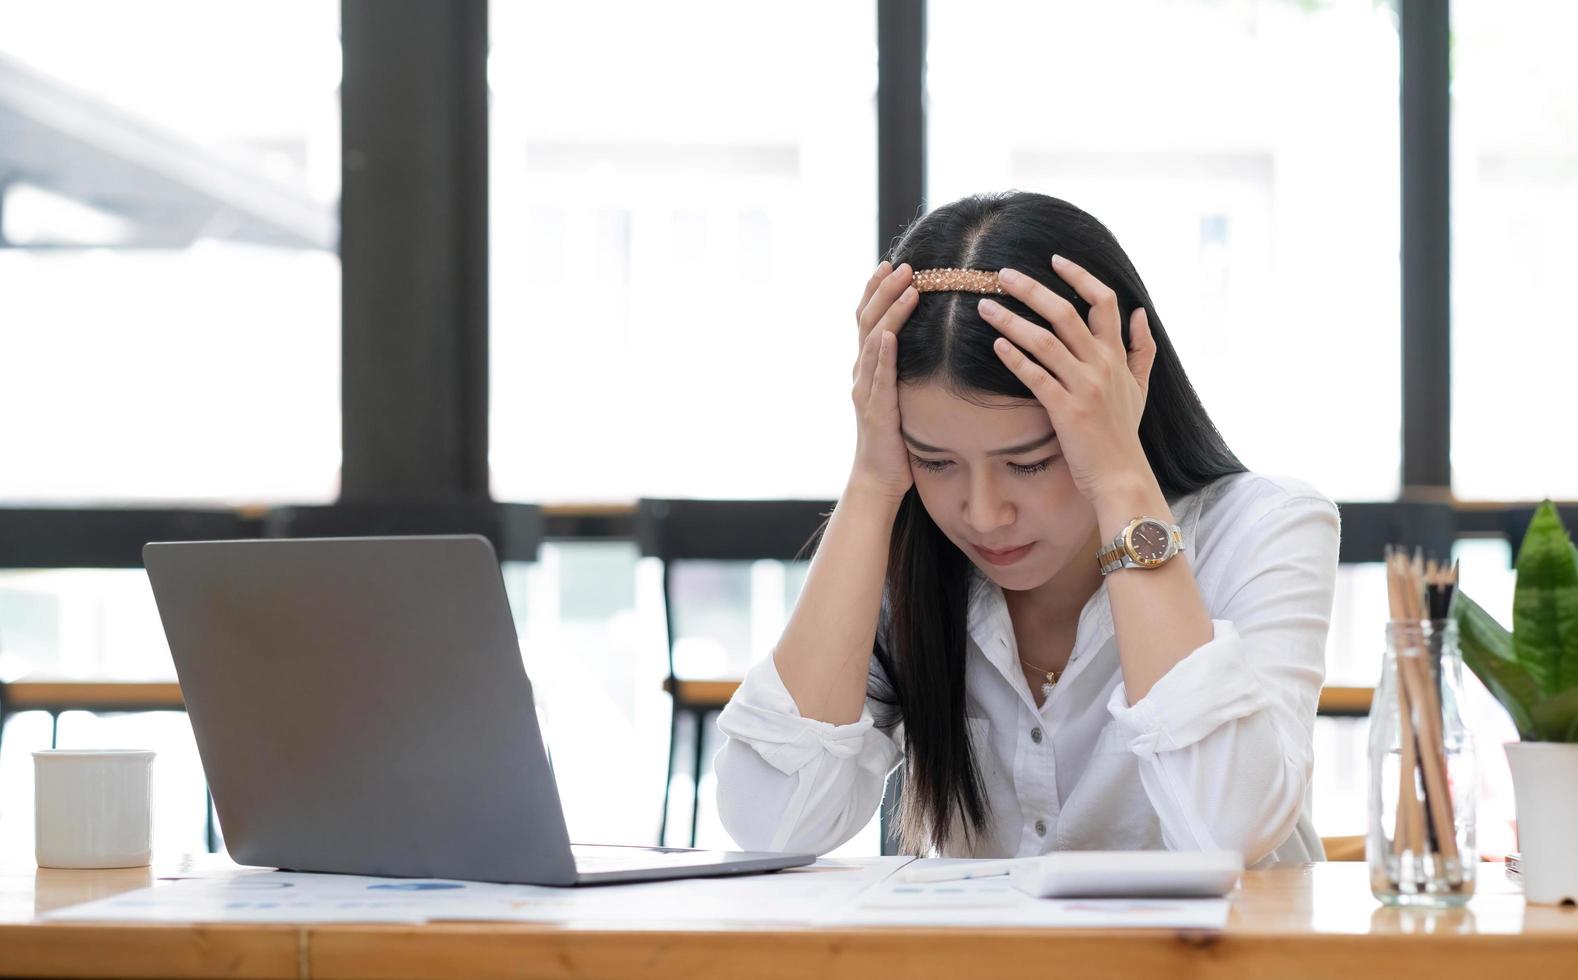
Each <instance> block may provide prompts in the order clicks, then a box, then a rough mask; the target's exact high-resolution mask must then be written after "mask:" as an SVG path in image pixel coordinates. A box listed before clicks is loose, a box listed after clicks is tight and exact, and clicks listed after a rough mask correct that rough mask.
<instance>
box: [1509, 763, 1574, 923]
mask: <svg viewBox="0 0 1578 980" xmlns="http://www.w3.org/2000/svg"><path fill="white" fill-rule="evenodd" d="M1507 763H1508V765H1510V766H1511V767H1512V792H1513V795H1514V797H1515V798H1516V800H1517V807H1518V874H1519V877H1521V878H1522V880H1523V897H1524V898H1525V899H1527V900H1528V901H1530V902H1538V903H1540V904H1542V905H1554V904H1557V903H1560V902H1563V901H1572V902H1578V834H1574V833H1573V830H1574V825H1573V814H1575V813H1578V743H1571V744H1569V743H1565V742H1508V743H1507Z"/></svg>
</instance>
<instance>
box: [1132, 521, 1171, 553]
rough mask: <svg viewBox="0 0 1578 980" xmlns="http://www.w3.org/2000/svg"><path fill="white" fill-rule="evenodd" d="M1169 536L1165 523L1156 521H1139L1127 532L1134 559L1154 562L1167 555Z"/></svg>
mask: <svg viewBox="0 0 1578 980" xmlns="http://www.w3.org/2000/svg"><path fill="white" fill-rule="evenodd" d="M1171 538H1172V535H1171V534H1170V533H1169V532H1168V530H1167V527H1166V526H1165V525H1163V524H1161V523H1159V522H1157V521H1141V522H1140V523H1139V524H1138V525H1136V526H1135V528H1134V530H1133V531H1130V532H1129V547H1130V548H1131V549H1132V550H1133V552H1134V559H1135V560H1136V561H1138V562H1142V563H1144V564H1156V563H1158V562H1160V561H1161V560H1162V559H1163V558H1165V557H1166V556H1167V544H1168V541H1169V540H1170V539H1171Z"/></svg>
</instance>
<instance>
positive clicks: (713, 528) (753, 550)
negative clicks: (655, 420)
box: [636, 499, 833, 846]
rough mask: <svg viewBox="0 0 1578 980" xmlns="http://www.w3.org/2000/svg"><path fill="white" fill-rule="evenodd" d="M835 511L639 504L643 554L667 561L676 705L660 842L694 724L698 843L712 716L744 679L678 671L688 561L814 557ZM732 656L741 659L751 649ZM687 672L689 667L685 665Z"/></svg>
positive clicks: (751, 504) (823, 504)
mask: <svg viewBox="0 0 1578 980" xmlns="http://www.w3.org/2000/svg"><path fill="white" fill-rule="evenodd" d="M832 509H833V503H832V502H831V501H819V500H659V499H643V500H640V501H639V502H638V503H637V506H636V543H637V546H638V547H639V549H640V553H641V555H642V557H646V558H656V559H658V560H659V561H661V562H662V563H663V613H664V616H663V618H664V622H665V625H666V629H667V635H668V677H667V678H666V679H665V680H664V681H663V689H664V690H665V691H667V692H668V694H669V697H670V698H671V699H672V702H673V713H672V715H671V717H670V721H669V750H668V772H667V776H666V778H665V779H664V782H663V814H662V818H661V820H660V821H659V824H658V841H659V843H667V837H668V813H669V800H670V794H671V792H672V789H673V783H674V776H675V767H676V763H677V761H678V759H679V756H680V752H679V746H680V738H679V728H680V720H681V719H682V718H685V719H689V724H688V727H689V728H690V731H691V733H692V734H691V738H690V742H689V746H688V747H689V749H690V753H689V758H688V759H687V760H686V761H687V764H688V765H687V767H688V769H689V772H690V776H691V804H690V836H689V838H688V842H689V844H690V845H691V846H695V843H696V827H697V822H698V819H699V816H700V811H701V778H702V775H703V773H704V771H705V767H706V754H705V753H706V745H707V741H708V737H707V735H708V730H709V723H710V722H711V720H712V717H713V716H714V715H715V714H717V712H718V711H720V710H722V708H723V706H724V705H725V704H727V703H728V701H729V698H730V696H732V695H733V693H734V691H735V689H736V688H737V687H738V686H739V683H740V679H741V678H740V677H739V676H731V677H684V676H681V675H680V671H679V670H677V669H676V664H675V659H674V648H675V645H676V643H677V642H678V641H680V640H681V639H685V638H686V637H685V636H682V635H681V633H680V630H679V628H678V624H677V622H676V619H677V611H678V610H680V609H682V608H684V606H685V599H686V597H685V596H683V595H678V594H676V593H677V592H678V591H679V590H678V589H677V588H676V584H677V581H678V579H679V578H680V576H677V575H676V570H677V568H678V567H679V566H681V565H682V564H683V563H685V562H741V563H748V562H754V561H761V560H768V559H770V560H776V561H782V562H790V561H794V560H796V559H800V558H804V557H808V555H809V551H810V549H809V548H808V547H807V545H808V543H809V542H810V539H811V536H812V535H813V534H814V533H815V532H816V530H817V528H818V527H820V526H821V525H822V522H823V520H824V519H825V518H826V515H827V514H828V513H830V512H831V511H832ZM732 652H734V653H739V654H743V656H739V657H736V658H734V659H735V660H736V661H738V662H743V661H745V660H747V659H748V658H749V653H750V651H748V650H747V651H732ZM680 666H681V667H683V665H680Z"/></svg>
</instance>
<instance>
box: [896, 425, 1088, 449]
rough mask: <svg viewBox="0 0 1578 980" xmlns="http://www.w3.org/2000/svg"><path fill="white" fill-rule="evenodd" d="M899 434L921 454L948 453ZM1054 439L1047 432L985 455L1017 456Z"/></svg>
mask: <svg viewBox="0 0 1578 980" xmlns="http://www.w3.org/2000/svg"><path fill="white" fill-rule="evenodd" d="M899 434H900V435H902V436H903V437H904V441H905V442H907V443H909V444H910V445H911V446H912V447H914V448H916V449H919V450H920V451H921V452H923V453H945V452H948V451H949V450H946V449H943V448H942V447H940V446H928V445H926V444H925V443H924V442H921V441H920V440H919V439H917V438H915V437H914V436H912V435H910V434H909V433H908V432H905V431H904V430H903V429H900V430H899ZM1056 438H1057V433H1056V432H1048V433H1047V434H1046V435H1044V436H1042V437H1041V438H1039V439H1036V440H1033V441H1031V442H1026V443H1021V444H1020V445H1018V446H1007V447H1005V448H1003V449H993V450H991V451H989V452H988V453H987V454H986V455H988V456H1017V455H1019V454H1020V453H1028V452H1029V451H1030V450H1032V449H1040V448H1041V447H1042V446H1045V445H1046V444H1047V443H1049V442H1051V441H1052V440H1053V439H1056Z"/></svg>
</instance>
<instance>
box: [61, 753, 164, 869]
mask: <svg viewBox="0 0 1578 980" xmlns="http://www.w3.org/2000/svg"><path fill="white" fill-rule="evenodd" d="M153 755H154V754H153V752H151V751H149V750H147V749H45V750H42V751H38V752H34V753H33V813H34V820H33V828H34V840H35V848H34V853H35V855H36V857H37V858H38V866H39V867H41V868H140V867H143V866H145V865H147V864H148V861H149V858H150V857H151V855H152V852H153Z"/></svg>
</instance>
